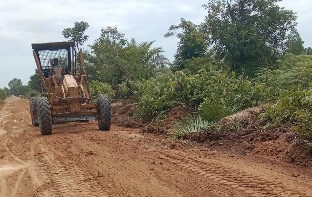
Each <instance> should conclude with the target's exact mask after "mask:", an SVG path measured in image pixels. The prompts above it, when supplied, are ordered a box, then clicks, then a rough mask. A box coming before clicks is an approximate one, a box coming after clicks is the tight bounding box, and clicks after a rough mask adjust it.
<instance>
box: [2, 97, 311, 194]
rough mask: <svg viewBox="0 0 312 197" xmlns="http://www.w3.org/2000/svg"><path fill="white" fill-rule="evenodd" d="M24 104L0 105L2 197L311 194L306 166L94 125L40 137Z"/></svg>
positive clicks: (69, 126)
mask: <svg viewBox="0 0 312 197" xmlns="http://www.w3.org/2000/svg"><path fill="white" fill-rule="evenodd" d="M39 133H40V132H39V129H38V128H36V127H33V126H32V125H31V124H30V117H29V113H28V100H24V99H20V98H17V97H10V98H9V99H7V101H6V103H5V104H3V105H1V106H0V196H1V197H7V196H312V181H311V177H312V176H311V175H312V173H311V168H310V169H300V168H299V167H294V166H291V165H290V164H286V163H280V162H275V161H271V160H265V159H263V158H262V159H261V158H258V157H256V156H254V155H245V156H240V155H236V154H231V153H224V152H221V151H213V150H209V149H207V148H204V147H201V146H197V145H188V146H180V145H179V144H181V142H174V141H171V140H168V139H165V138H162V137H157V136H153V135H151V134H143V133H141V131H140V130H139V129H128V128H121V127H118V126H114V125H113V126H112V130H111V131H110V132H101V131H99V130H98V129H97V124H96V122H89V123H80V122H74V123H66V124H56V125H53V135H51V136H41V135H40V134H39Z"/></svg>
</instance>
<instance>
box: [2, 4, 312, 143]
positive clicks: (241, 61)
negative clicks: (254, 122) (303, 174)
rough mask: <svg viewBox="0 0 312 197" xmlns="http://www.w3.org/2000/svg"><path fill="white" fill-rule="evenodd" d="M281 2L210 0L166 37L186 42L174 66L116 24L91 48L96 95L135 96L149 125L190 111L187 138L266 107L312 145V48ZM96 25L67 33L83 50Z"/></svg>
mask: <svg viewBox="0 0 312 197" xmlns="http://www.w3.org/2000/svg"><path fill="white" fill-rule="evenodd" d="M279 1H280V0H230V1H229V0H208V3H207V4H205V5H203V8H204V9H205V10H206V11H207V16H206V18H205V20H204V21H203V22H202V23H200V24H194V23H193V22H191V21H187V20H185V19H183V18H182V19H181V22H180V23H179V24H176V25H172V26H171V27H169V31H168V33H166V35H165V36H166V37H171V36H176V37H177V38H178V39H179V42H178V46H177V51H176V54H175V56H174V57H175V59H174V61H173V62H172V63H170V62H169V61H168V59H167V58H166V57H165V56H164V53H163V50H162V48H161V47H153V44H154V42H151V41H146V42H141V43H138V42H137V41H136V40H135V39H134V38H131V39H127V38H126V36H125V35H124V34H123V33H121V32H119V31H118V29H117V28H116V27H105V28H103V29H102V30H101V35H100V37H99V38H98V39H96V40H95V42H94V44H93V45H91V46H90V50H89V51H88V50H84V54H85V64H84V65H85V70H86V71H87V73H88V79H89V87H90V89H91V91H92V93H93V96H96V95H97V94H99V93H103V92H104V93H107V94H108V95H109V96H110V98H111V99H112V100H119V99H130V100H131V101H133V102H136V103H137V111H136V116H137V117H138V118H141V119H143V120H144V121H149V122H151V121H154V120H159V119H161V118H163V117H165V116H166V114H167V113H168V112H169V111H170V109H172V108H174V107H175V106H177V105H183V106H186V107H187V109H188V110H189V112H190V114H192V116H190V117H188V118H187V120H186V121H182V122H181V124H177V125H179V126H178V127H179V128H180V130H181V131H183V135H184V134H188V133H189V132H194V131H198V129H202V128H205V127H207V126H209V125H210V126H211V125H212V124H213V123H215V122H218V121H219V120H220V119H221V118H223V117H225V116H227V115H230V114H233V113H235V112H238V111H240V110H242V109H245V108H248V107H252V106H258V105H261V104H265V106H266V112H265V114H264V116H263V118H264V119H263V120H266V121H267V122H269V123H270V124H272V123H273V124H285V123H287V124H291V125H292V128H293V131H296V132H299V133H301V134H302V136H304V137H305V138H306V139H308V140H311V141H312V131H311V128H312V123H311V122H312V121H311V117H312V87H311V84H312V83H311V82H312V74H311V73H312V56H311V55H312V50H311V47H309V48H304V47H303V40H302V39H301V37H300V35H299V33H298V31H297V30H296V15H295V13H293V12H292V11H290V10H285V9H284V8H282V7H280V6H279V5H278V2H279ZM88 27H89V24H88V23H86V22H76V23H75V24H74V27H72V28H66V29H64V31H63V32H62V34H63V35H64V37H65V38H67V39H69V40H72V41H74V42H75V43H76V48H77V49H80V48H82V45H83V43H84V42H85V41H86V40H87V39H88V36H87V35H85V30H86V29H87V28H88ZM168 39H170V38H168ZM38 84H39V83H38V76H37V74H34V75H33V76H31V78H30V81H29V83H28V85H27V86H23V85H22V84H21V82H20V80H18V79H13V80H12V81H11V82H10V83H9V89H8V90H7V94H9V95H10V94H15V95H21V94H25V91H26V92H30V91H29V90H32V91H38V90H39V89H40V87H39V86H38ZM181 125H182V126H181ZM190 125H191V126H190ZM192 125H197V126H196V127H194V126H192ZM183 128H190V129H189V130H185V129H183Z"/></svg>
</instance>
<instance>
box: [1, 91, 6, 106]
mask: <svg viewBox="0 0 312 197" xmlns="http://www.w3.org/2000/svg"><path fill="white" fill-rule="evenodd" d="M5 98H6V93H5V91H4V90H3V89H1V88H0V103H2V102H3V101H4V99H5Z"/></svg>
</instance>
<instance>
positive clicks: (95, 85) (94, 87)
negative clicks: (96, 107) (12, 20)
mask: <svg viewBox="0 0 312 197" xmlns="http://www.w3.org/2000/svg"><path fill="white" fill-rule="evenodd" d="M89 87H90V91H91V94H92V97H94V98H97V97H98V95H99V94H107V95H108V96H109V98H110V99H114V97H115V92H114V91H113V89H112V86H111V85H110V84H108V83H101V82H99V81H96V80H95V81H92V82H91V83H90V84H89Z"/></svg>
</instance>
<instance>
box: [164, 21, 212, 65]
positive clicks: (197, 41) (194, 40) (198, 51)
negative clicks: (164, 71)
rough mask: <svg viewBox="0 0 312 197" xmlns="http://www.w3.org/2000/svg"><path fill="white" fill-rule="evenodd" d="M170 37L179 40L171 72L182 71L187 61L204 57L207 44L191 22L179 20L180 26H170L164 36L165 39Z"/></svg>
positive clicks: (197, 28)
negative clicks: (175, 37)
mask: <svg viewBox="0 0 312 197" xmlns="http://www.w3.org/2000/svg"><path fill="white" fill-rule="evenodd" d="M170 36H177V38H179V39H180V41H179V42H178V47H177V52H176V54H175V56H174V57H175V60H174V62H173V70H182V69H184V68H185V64H186V61H187V60H191V59H193V58H198V57H204V56H205V55H206V52H207V44H206V42H205V37H204V34H203V33H202V32H200V30H199V27H198V26H197V25H195V24H194V23H192V22H191V21H186V20H185V19H184V18H181V22H180V24H178V25H171V26H170V28H169V32H168V33H166V34H165V37H170Z"/></svg>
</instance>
